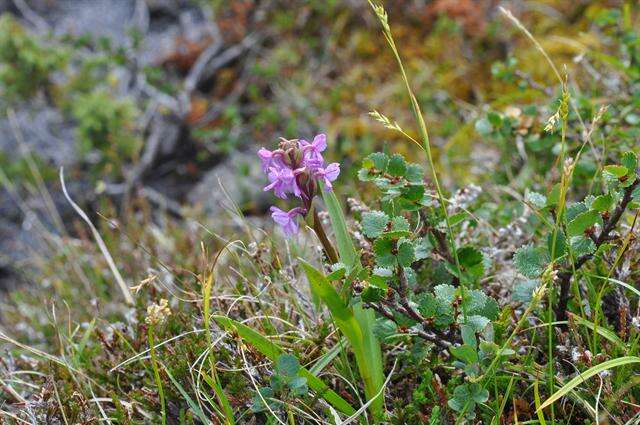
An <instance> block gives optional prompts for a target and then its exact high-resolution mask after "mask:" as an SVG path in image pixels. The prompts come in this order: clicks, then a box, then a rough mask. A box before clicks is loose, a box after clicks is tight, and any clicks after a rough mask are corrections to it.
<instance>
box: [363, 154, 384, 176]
mask: <svg viewBox="0 0 640 425" xmlns="http://www.w3.org/2000/svg"><path fill="white" fill-rule="evenodd" d="M388 163H389V157H388V156H387V154H385V153H382V152H374V153H372V154H370V155H368V156H367V157H366V158H365V159H364V161H363V163H362V166H363V167H364V168H366V169H371V168H375V169H376V170H378V171H383V172H384V171H386V169H387V164H388Z"/></svg>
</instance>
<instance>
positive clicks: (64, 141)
mask: <svg viewBox="0 0 640 425" xmlns="http://www.w3.org/2000/svg"><path fill="white" fill-rule="evenodd" d="M32 106H33V105H32ZM15 117H16V122H17V133H18V134H16V129H14V128H13V126H12V125H11V122H10V121H9V119H8V118H3V119H1V120H0V153H1V154H3V155H4V156H5V157H6V158H7V159H9V160H13V159H18V158H21V157H23V156H24V154H25V153H27V152H31V154H32V155H33V156H34V157H37V158H40V159H42V160H44V161H46V162H47V163H49V164H51V165H53V166H55V167H56V168H57V167H60V166H63V165H69V164H72V163H74V162H75V161H78V160H79V158H78V156H77V154H76V147H75V142H74V130H73V127H72V126H71V124H70V123H69V122H67V121H66V120H65V119H64V117H63V116H62V114H61V112H60V111H58V110H56V109H53V108H50V107H36V108H34V109H32V110H17V111H15ZM20 136H21V138H22V140H23V141H24V145H23V146H21V143H20V142H19V139H18V137H20ZM25 148H26V149H25Z"/></svg>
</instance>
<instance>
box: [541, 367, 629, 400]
mask: <svg viewBox="0 0 640 425" xmlns="http://www.w3.org/2000/svg"><path fill="white" fill-rule="evenodd" d="M633 363H640V357H635V356H626V357H619V358H617V359H613V360H608V361H606V362H604V363H600V364H599V365H595V366H592V367H590V368H589V369H587V370H586V371H584V372H582V373H580V374H579V375H578V376H576V377H575V378H573V379H572V380H570V381H569V382H567V383H566V384H564V385H563V386H562V387H561V388H560V389H559V390H558V391H556V392H555V393H554V394H553V395H552V396H551V397H549V398H548V399H547V400H546V401H545V402H544V403H542V405H540V407H538V410H537V412H541V411H542V410H544V409H545V408H546V407H548V406H550V405H552V404H553V403H555V402H556V401H558V400H559V399H561V398H562V397H564V396H565V395H567V394H569V392H571V391H573V389H574V388H575V387H577V386H578V385H580V384H584V382H585V381H586V380H587V379H589V378H591V377H592V376H594V375H597V374H599V373H600V372H602V371H605V370H608V369H612V368H614V367H619V366H626V365H628V364H633Z"/></svg>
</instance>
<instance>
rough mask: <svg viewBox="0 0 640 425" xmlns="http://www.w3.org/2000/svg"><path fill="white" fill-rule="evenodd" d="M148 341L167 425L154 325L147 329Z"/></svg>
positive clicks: (163, 424) (163, 423) (164, 422)
mask: <svg viewBox="0 0 640 425" xmlns="http://www.w3.org/2000/svg"><path fill="white" fill-rule="evenodd" d="M147 339H148V341H149V354H150V355H151V368H152V369H153V378H154V379H155V381H156V386H157V387H158V396H159V397H160V408H161V409H162V425H167V406H166V405H165V401H164V388H163V387H162V379H160V369H159V368H158V358H157V356H156V343H155V338H154V335H153V325H149V328H148V329H147Z"/></svg>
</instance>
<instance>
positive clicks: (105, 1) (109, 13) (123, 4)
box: [38, 0, 136, 45]
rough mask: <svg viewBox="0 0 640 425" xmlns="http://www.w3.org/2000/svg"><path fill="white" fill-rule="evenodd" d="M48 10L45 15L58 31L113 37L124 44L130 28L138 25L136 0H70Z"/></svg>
mask: <svg viewBox="0 0 640 425" xmlns="http://www.w3.org/2000/svg"><path fill="white" fill-rule="evenodd" d="M46 9H47V10H46V11H44V12H45V13H42V15H41V16H42V17H43V18H44V19H45V20H46V21H47V22H48V23H49V24H50V25H51V26H52V27H53V29H54V33H55V34H57V35H65V34H74V35H86V34H90V35H93V36H94V37H109V38H110V39H111V41H112V42H113V43H114V44H115V45H123V44H124V43H125V42H126V40H127V38H128V35H127V31H128V30H129V29H130V28H131V27H133V26H135V24H136V22H135V12H136V2H135V0H117V1H113V0H66V1H57V2H54V3H53V5H51V3H50V4H49V6H48V7H47V8H46ZM38 12H40V11H38Z"/></svg>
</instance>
